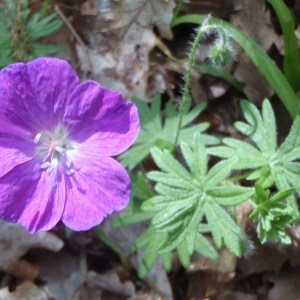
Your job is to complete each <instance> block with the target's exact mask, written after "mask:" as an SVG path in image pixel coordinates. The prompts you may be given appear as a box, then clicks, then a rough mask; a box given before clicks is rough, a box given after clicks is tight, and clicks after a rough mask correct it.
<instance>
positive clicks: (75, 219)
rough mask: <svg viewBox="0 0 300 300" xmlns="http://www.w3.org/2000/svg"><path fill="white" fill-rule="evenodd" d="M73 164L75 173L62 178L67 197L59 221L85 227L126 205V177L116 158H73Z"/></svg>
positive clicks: (72, 226)
mask: <svg viewBox="0 0 300 300" xmlns="http://www.w3.org/2000/svg"><path fill="white" fill-rule="evenodd" d="M76 165H79V167H78V168H76ZM74 167H75V168H74V169H75V173H73V174H72V175H71V176H69V177H65V180H66V189H67V200H66V206H65V210H64V213H63V217H62V221H63V222H64V223H65V225H66V226H68V227H69V228H71V229H73V230H88V229H90V228H92V227H93V226H96V225H98V224H100V223H101V222H102V221H103V219H104V218H105V217H106V216H107V215H109V214H111V213H112V212H114V211H120V210H121V209H123V208H124V207H125V206H126V205H127V204H128V201H129V198H130V191H131V184H130V178H129V176H128V174H127V172H126V171H125V169H124V168H123V167H122V166H121V165H120V164H119V163H118V162H117V161H115V160H114V159H112V158H110V157H102V158H98V159H95V160H93V158H91V159H88V158H87V159H86V161H84V160H82V161H80V160H77V161H75V162H74Z"/></svg>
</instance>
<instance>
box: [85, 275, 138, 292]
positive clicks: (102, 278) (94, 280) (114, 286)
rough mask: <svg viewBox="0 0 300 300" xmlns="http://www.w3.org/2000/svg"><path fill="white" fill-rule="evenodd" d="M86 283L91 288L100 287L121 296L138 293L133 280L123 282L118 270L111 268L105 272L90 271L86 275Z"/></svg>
mask: <svg viewBox="0 0 300 300" xmlns="http://www.w3.org/2000/svg"><path fill="white" fill-rule="evenodd" d="M86 283H87V284H88V285H89V286H90V287H91V288H100V289H102V290H103V291H109V292H112V293H114V294H117V295H120V296H127V297H129V296H130V297H132V296H135V295H136V292H135V287H134V285H133V283H132V282H130V281H126V282H121V281H120V278H119V276H118V274H117V272H116V271H114V270H110V271H108V272H105V273H103V274H98V273H96V272H94V271H89V272H88V273H87V276H86Z"/></svg>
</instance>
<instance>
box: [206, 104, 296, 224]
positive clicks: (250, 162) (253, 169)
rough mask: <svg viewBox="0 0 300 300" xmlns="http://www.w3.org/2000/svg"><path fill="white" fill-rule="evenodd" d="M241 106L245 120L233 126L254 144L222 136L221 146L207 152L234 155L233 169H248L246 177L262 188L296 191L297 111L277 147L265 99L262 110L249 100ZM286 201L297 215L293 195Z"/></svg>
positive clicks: (271, 118)
mask: <svg viewBox="0 0 300 300" xmlns="http://www.w3.org/2000/svg"><path fill="white" fill-rule="evenodd" d="M241 108H242V111H243V114H244V117H245V119H246V121H247V122H237V123H236V128H237V129H238V130H239V131H240V132H241V133H243V134H244V135H246V136H248V137H250V138H251V139H252V141H253V144H254V145H251V144H249V143H247V142H244V141H240V140H237V139H234V138H225V139H223V143H224V145H223V146H216V147H211V148H209V149H208V153H210V154H212V155H216V156H219V157H222V158H230V157H234V156H236V157H238V161H237V163H236V164H235V165H234V167H233V168H234V169H236V170H250V174H249V176H248V177H247V179H249V180H255V181H257V182H258V183H259V184H260V185H261V186H262V187H263V188H268V187H271V186H273V185H275V186H276V187H277V189H278V190H279V191H284V190H288V189H290V188H293V189H295V190H296V191H298V193H299V191H300V181H299V176H300V164H299V162H298V161H297V160H299V159H300V114H299V112H298V114H297V116H296V119H295V120H294V123H293V125H292V128H291V130H290V133H289V135H288V136H287V138H286V139H285V141H284V142H283V143H282V144H281V145H280V146H279V147H278V146H277V140H276V137H277V130H276V122H275V116H274V112H273V109H272V107H271V104H270V102H269V101H268V100H264V102H263V105H262V113H260V112H259V110H258V109H257V108H256V107H255V106H254V105H253V104H251V103H249V102H247V101H245V100H244V101H242V102H241ZM287 200H288V201H287V203H288V205H289V206H290V207H292V208H293V211H294V216H295V218H297V216H298V208H297V205H296V201H295V198H294V197H293V195H291V196H289V197H288V199H287Z"/></svg>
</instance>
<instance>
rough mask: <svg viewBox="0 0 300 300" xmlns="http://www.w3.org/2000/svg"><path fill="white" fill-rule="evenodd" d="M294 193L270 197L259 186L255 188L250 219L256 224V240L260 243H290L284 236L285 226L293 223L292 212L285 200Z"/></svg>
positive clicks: (287, 237)
mask: <svg viewBox="0 0 300 300" xmlns="http://www.w3.org/2000/svg"><path fill="white" fill-rule="evenodd" d="M293 192H294V190H293V189H289V190H285V191H281V192H278V193H277V194H275V195H273V196H272V197H270V191H269V190H265V189H263V188H262V187H261V186H260V185H259V184H256V186H255V194H254V199H253V206H254V209H253V211H252V213H251V214H250V216H249V217H250V219H252V220H253V221H255V222H256V223H258V226H257V233H258V238H259V239H260V241H261V242H262V243H265V242H266V241H267V240H269V241H272V242H282V243H290V242H291V239H290V238H289V236H288V235H287V234H286V230H285V229H286V226H287V225H288V224H291V223H293V221H294V220H293V211H291V210H292V208H291V207H289V206H288V205H286V199H287V198H288V197H289V196H290V195H291V194H292V193H293Z"/></svg>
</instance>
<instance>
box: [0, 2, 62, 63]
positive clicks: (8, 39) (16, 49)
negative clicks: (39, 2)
mask: <svg viewBox="0 0 300 300" xmlns="http://www.w3.org/2000/svg"><path fill="white" fill-rule="evenodd" d="M47 8H48V1H45V3H44V7H43V9H42V11H41V12H39V13H36V14H33V15H32V14H31V10H30V9H29V8H28V1H27V0H21V1H11V0H4V1H3V3H0V28H1V30H0V52H1V57H0V67H4V66H6V65H8V64H10V63H13V62H16V61H28V60H30V59H32V58H36V57H38V56H43V55H47V54H51V53H57V52H60V51H62V50H63V48H62V47H60V46H55V45H48V44H41V43H38V42H37V40H38V39H40V38H42V37H45V36H48V35H50V34H52V33H54V32H56V31H57V30H58V29H59V28H60V27H61V26H62V22H61V21H60V20H56V19H55V17H56V15H55V14H52V15H49V16H46V11H47Z"/></svg>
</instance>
